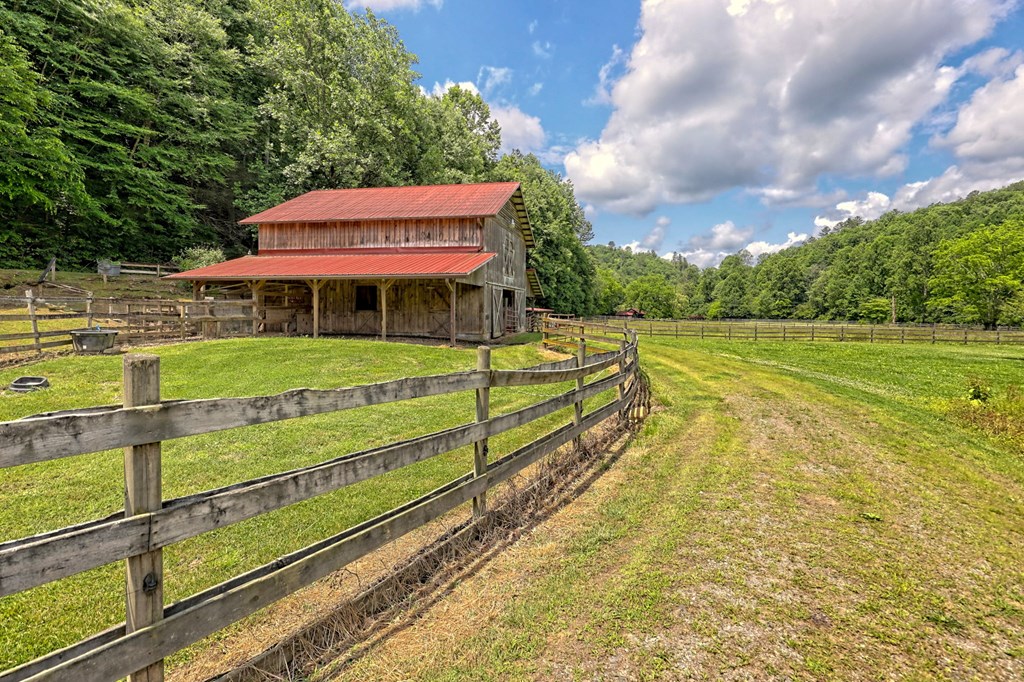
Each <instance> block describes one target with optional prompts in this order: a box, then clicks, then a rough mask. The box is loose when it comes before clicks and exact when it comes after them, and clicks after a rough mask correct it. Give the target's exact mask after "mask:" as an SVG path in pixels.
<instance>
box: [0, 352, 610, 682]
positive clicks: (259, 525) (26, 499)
mask: <svg viewBox="0 0 1024 682" xmlns="http://www.w3.org/2000/svg"><path fill="white" fill-rule="evenodd" d="M144 352H147V353H155V354H157V355H159V356H160V363H161V392H162V396H163V398H164V399H188V398H214V397H226V396H247V395H266V394H273V393H278V392H281V391H285V390H288V389H292V388H299V387H309V388H336V387H339V386H352V385H359V384H366V383H372V382H378V381H386V380H390V379H397V378H401V377H405V376H417V375H427V374H443V373H448V372H454V371H464V370H469V369H474V368H475V365H476V352H475V349H472V348H470V349H458V350H452V349H449V348H443V347H431V346H426V345H414V344H404V343H379V342H375V341H360V340H343V339H330V338H324V339H317V340H312V339H283V338H276V339H271V338H264V339H237V340H225V341H210V342H204V343H190V344H180V345H172V346H163V347H157V348H152V349H145V350H144ZM553 357H554V356H553V355H552V354H551V353H549V352H546V351H543V350H541V349H540V348H539V347H538V346H536V345H518V346H507V347H499V348H495V349H494V351H493V354H492V364H493V366H494V367H495V368H497V369H511V368H519V367H527V366H531V365H535V364H537V363H539V362H544V361H547V360H550V359H552V358H553ZM559 357H564V356H559ZM121 363H122V358H121V357H117V356H98V357H81V356H70V357H62V358H57V359H53V360H49V361H45V362H41V363H38V364H34V365H30V366H27V367H21V368H17V369H8V370H4V371H0V385H2V386H7V385H8V384H9V383H10V382H11V381H12V380H13V379H14V378H16V377H17V376H20V375H24V374H33V375H43V376H46V377H48V378H49V379H50V382H51V388H50V389H49V390H46V391H40V392H36V393H31V394H23V395H19V394H14V393H12V392H10V391H3V392H0V420H10V419H17V418H20V417H24V416H28V415H32V414H37V413H40V412H45V411H51V410H60V409H70V408H77V407H89V406H95V405H108V404H114V403H118V402H120V401H121ZM599 376H604V375H603V374H602V375H599ZM569 388H571V385H569V384H560V385H556V386H535V387H522V388H503V389H494V390H492V391H491V414H492V415H493V414H499V413H501V412H505V411H510V410H513V409H517V408H519V407H523V406H526V405H528V404H531V403H534V402H538V401H540V400H543V399H544V398H546V397H549V396H552V395H555V394H557V393H559V392H561V391H564V390H568V389H569ZM613 395H614V393H611V392H606V393H605V394H603V395H602V396H598V397H597V398H594V399H593V402H594V405H597V404H598V403H599V402H603V401H605V400H607V399H610V397H612V396H613ZM588 402H589V401H588ZM474 405H475V399H474V395H473V392H472V391H469V392H463V393H459V394H454V395H449V396H437V397H431V398H423V399H416V400H413V401H407V402H403V403H394V404H389V405H381V406H376V407H370V408H361V409H357V410H349V411H345V412H339V413H334V414H327V415H319V416H315V417H307V418H302V419H296V420H290V421H283V422H276V423H272V424H264V425H259V426H253V427H247V428H243V429H234V430H230V431H222V432H218V433H213V434H208V435H204V436H197V437H192V438H184V439H179V440H175V441H168V442H166V443H165V444H164V448H163V474H164V475H163V490H164V497H165V498H173V497H179V496H183V495H188V494H191V493H195V492H199V491H202V490H208V489H211V488H215V487H219V486H223V485H227V484H231V483H236V482H240V481H244V480H247V479H251V478H256V477H259V476H263V475H266V474H270V473H274V472H281V471H286V470H289V469H292V468H296V467H301V466H305V465H309V464H313V463H317V462H321V461H324V460H327V459H330V458H333V457H337V456H340V455H343V454H346V453H349V452H354V451H358V450H362V449H366V448H370V447H374V446H379V445H384V444H387V443H390V442H394V441H397V440H401V439H405V438H409V437H413V436H416V435H420V434H425V433H430V432H432V431H437V430H441V429H444V428H447V427H451V426H455V425H458V424H463V423H466V422H471V421H473V419H474V416H475V407H474ZM589 407H590V405H588V409H589ZM570 414H571V409H569V410H563V411H560V412H559V413H556V414H555V415H552V416H550V417H548V418H546V419H545V420H541V421H539V422H535V423H534V424H531V425H528V426H527V427H524V428H523V429H520V430H517V431H515V432H512V433H507V434H503V435H502V436H499V437H496V438H493V439H492V440H491V443H492V445H491V452H492V453H493V455H494V457H498V456H500V455H502V454H505V453H507V452H508V451H510V450H511V449H512V448H513V447H515V446H516V445H518V444H522V443H525V442H527V441H528V440H532V439H533V438H535V437H537V436H539V435H541V434H542V433H543V432H546V431H547V430H549V429H551V428H553V427H554V426H556V425H559V424H562V423H566V422H568V421H569V420H570V418H571V417H570ZM122 467H123V455H122V452H121V451H120V450H118V451H110V452H103V453H96V454H91V455H83V456H78V457H72V458H67V459H63V460H58V461H54V462H47V463H42V464H36V465H29V466H23V467H15V468H10V469H4V470H0V501H2V504H0V541H5V540H11V539H15V538H20V537H25V536H28V535H32V534H35V533H39V532H43V531H47V530H52V529H56V528H60V527H63V526H66V525H70V524H73V523H78V522H82V521H87V520H91V519H94V518H98V517H101V516H104V515H107V514H110V513H114V512H116V511H117V510H118V509H123V504H124V502H123V499H124V498H123V495H124V492H123V491H124V487H123V468H122ZM471 469H472V449H471V448H463V449H461V450H458V451H456V452H453V453H449V454H448V455H444V456H441V457H436V458H434V459H431V460H429V461H426V462H422V463H420V464H417V465H414V466H411V467H407V468H406V469H403V470H400V471H397V472H392V473H391V474H388V475H385V476H382V477H379V478H376V479H372V480H370V481H366V482H363V483H361V484H358V485H355V486H352V487H350V488H346V489H343V490H341V491H338V492H336V493H332V494H328V495H325V496H322V497H319V498H316V499H314V500H310V501H307V502H303V503H300V504H297V505H294V506H291V507H288V508H286V509H283V510H279V511H277V512H273V513H270V514H267V515H264V516H261V517H258V518H255V519H251V520H249V521H245V522H243V523H239V524H237V525H234V526H231V527H228V528H224V529H220V530H217V531H214V532H211V533H208V534H205V535H202V536H200V537H197V538H194V539H191V540H188V541H185V542H183V543H180V544H178V545H174V546H171V547H169V548H167V549H166V550H165V553H164V557H165V558H164V570H165V598H166V600H167V602H168V603H170V602H173V601H177V600H180V599H182V598H184V597H186V596H188V595H191V594H194V593H195V592H198V591H200V590H202V589H204V588H206V587H208V586H210V585H213V584H216V583H218V582H221V581H223V580H225V579H227V578H229V577H231V576H233V575H236V574H238V573H241V572H243V571H245V570H248V569H251V568H253V567H256V566H259V565H261V564H263V563H266V562H268V561H271V560H273V559H274V558H276V557H278V556H280V555H283V554H285V553H287V552H290V551H293V550H295V549H298V548H301V547H304V546H306V545H308V544H311V543H313V542H315V541H318V540H320V539H323V538H325V537H327V536H330V535H332V534H334V533H337V532H340V531H341V530H344V529H345V528H348V527H350V526H352V525H354V524H356V523H358V522H360V521H363V520H365V519H367V518H370V517H372V516H375V515H377V514H380V513H382V512H384V511H386V510H388V509H391V508H392V507H394V506H396V505H398V504H400V503H402V502H405V501H407V500H409V499H411V498H413V497H415V496H418V495H421V494H423V493H426V492H428V491H429V490H432V489H433V488H435V487H437V486H439V485H441V484H443V483H445V482H447V481H449V480H451V479H454V478H456V477H458V476H461V475H462V474H464V473H465V472H466V471H469V470H471ZM123 593H124V587H123V564H122V563H120V562H119V563H115V564H111V565H108V566H105V567H102V568H99V569H96V570H92V571H89V572H87V573H84V574H81V575H79V576H76V577H73V578H69V579H66V580H62V581H59V582H56V583H51V584H49V585H45V586H42V587H39V588H36V589H33V590H30V591H27V592H24V593H21V594H18V595H14V596H11V597H6V598H3V599H0V670H3V669H6V668H8V667H12V666H15V665H17V664H19V663H22V662H25V661H27V660H30V659H32V658H34V657H36V656H39V655H42V654H44V653H47V652H49V651H52V650H54V649H57V648H60V647H62V646H66V645H68V644H71V643H74V642H76V641H78V640H79V639H81V638H83V637H86V636H88V635H91V634H93V633H95V632H98V631H100V630H101V629H103V628H105V627H108V626H110V625H113V624H116V623H118V622H120V621H122V620H123V619H124V605H123V599H124V596H123ZM189 655H190V654H189V653H188V652H186V653H185V654H182V655H179V656H178V657H176V658H175V659H174V660H172V665H173V664H174V663H175V661H178V662H180V661H181V660H184V659H186V658H188V657H189Z"/></svg>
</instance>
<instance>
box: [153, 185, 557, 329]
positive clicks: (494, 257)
mask: <svg viewBox="0 0 1024 682" xmlns="http://www.w3.org/2000/svg"><path fill="white" fill-rule="evenodd" d="M241 222H242V223H243V224H255V225H257V226H258V229H259V250H258V255H255V256H244V257H242V258H236V259H234V260H230V261H226V262H224V263H217V264H216V265H210V266H207V267H203V268H197V269H195V270H188V271H186V272H180V273H177V274H174V275H170V276H169V277H168V279H182V280H190V281H192V283H193V294H194V296H195V297H196V298H199V297H201V296H203V295H204V291H205V287H206V286H207V285H213V284H217V285H220V286H224V285H228V284H244V285H245V286H247V287H248V288H249V289H250V290H251V293H252V298H253V301H254V302H255V305H256V313H255V314H256V316H257V318H258V320H259V323H258V328H259V329H260V330H262V331H264V332H284V333H299V334H312V335H313V336H314V337H316V336H319V335H320V334H322V333H323V334H368V335H370V334H372V335H380V336H381V337H382V338H385V339H386V338H387V336H388V334H394V335H399V336H419V337H433V338H447V339H450V341H451V342H452V343H453V344H454V343H455V342H456V340H457V339H461V340H464V341H486V340H488V339H493V338H497V337H500V336H502V335H504V334H507V333H515V332H520V331H523V330H524V329H525V324H526V299H527V297H536V296H540V295H542V294H541V291H540V287H539V282H538V280H537V277H536V273H534V272H532V271H527V268H526V250H527V249H528V248H531V247H533V245H534V241H533V231H532V230H531V228H530V220H529V217H528V216H527V213H526V207H525V205H524V204H523V194H522V190H521V188H520V186H519V184H518V183H515V182H495V183H481V184H470V185H434V186H429V187H380V188H367V189H338V190H318V191H314V192H308V193H306V194H303V195H301V196H298V197H295V198H294V199H291V200H289V201H286V202H284V203H283V204H280V205H279V206H275V207H273V208H270V209H268V210H266V211H263V212H262V213H258V214H256V215H254V216H252V217H251V218H246V219H245V220H243V221H241Z"/></svg>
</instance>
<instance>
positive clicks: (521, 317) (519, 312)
mask: <svg viewBox="0 0 1024 682" xmlns="http://www.w3.org/2000/svg"><path fill="white" fill-rule="evenodd" d="M515 306H516V321H517V322H518V324H517V325H516V331H517V332H521V331H523V330H525V329H526V306H525V305H523V292H522V291H516V298H515Z"/></svg>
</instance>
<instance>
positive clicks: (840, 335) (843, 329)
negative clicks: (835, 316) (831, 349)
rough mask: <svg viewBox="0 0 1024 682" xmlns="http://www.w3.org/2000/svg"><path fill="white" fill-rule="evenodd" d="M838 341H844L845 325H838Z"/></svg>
mask: <svg viewBox="0 0 1024 682" xmlns="http://www.w3.org/2000/svg"><path fill="white" fill-rule="evenodd" d="M839 340H840V341H846V325H844V324H841V325H839Z"/></svg>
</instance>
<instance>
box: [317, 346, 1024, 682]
mask: <svg viewBox="0 0 1024 682" xmlns="http://www.w3.org/2000/svg"><path fill="white" fill-rule="evenodd" d="M641 350H642V353H643V358H644V362H645V364H646V367H647V370H648V373H649V374H650V376H651V377H652V380H653V382H654V388H655V395H656V396H657V398H658V399H659V400H660V402H661V403H662V409H661V410H660V411H657V412H656V413H655V414H653V415H652V417H651V418H650V420H649V421H648V422H647V424H646V426H645V428H644V431H643V433H642V434H641V436H640V437H639V438H638V439H637V440H636V442H635V443H634V444H633V445H632V447H630V448H629V449H628V450H627V451H626V453H625V454H624V455H623V456H622V457H621V459H620V460H619V461H618V462H617V463H616V464H615V465H613V466H612V467H611V469H610V470H609V472H608V473H607V474H606V475H605V476H604V477H603V478H602V479H600V480H599V481H598V482H597V483H596V484H595V485H594V487H593V488H592V489H591V490H590V491H589V492H588V493H586V494H585V495H583V496H582V497H581V498H580V499H579V500H577V501H576V502H574V503H573V504H572V505H570V507H568V508H567V509H566V510H565V511H564V512H562V513H561V514H559V515H557V516H556V517H554V518H553V519H551V520H550V521H549V522H547V523H545V524H544V525H542V526H541V527H539V528H538V529H537V530H536V531H535V532H534V533H533V535H532V536H531V537H529V538H528V539H526V540H524V541H522V542H520V543H519V544H518V545H517V546H516V548H515V549H514V550H513V551H510V552H507V553H505V554H503V555H502V556H501V557H499V558H497V559H496V560H495V561H494V562H493V563H492V565H491V566H489V567H488V569H487V570H486V571H483V572H481V577H480V578H479V579H477V580H472V581H467V582H466V583H464V584H462V585H460V586H458V587H457V588H455V589H454V590H453V593H452V595H451V596H450V597H449V598H448V600H447V601H448V603H447V604H446V605H445V606H444V608H435V609H434V610H433V611H432V612H431V613H430V614H429V615H428V616H426V617H423V618H421V619H420V620H419V621H418V622H417V623H416V624H414V625H412V626H411V627H409V628H407V629H405V630H403V631H401V632H398V633H397V634H395V635H393V636H392V637H391V638H389V639H388V640H386V641H384V642H383V643H381V644H379V645H378V646H376V647H375V648H373V649H371V650H370V651H368V652H367V653H366V654H365V655H364V656H362V657H360V658H359V659H358V660H357V661H355V662H354V663H352V664H350V665H349V666H347V667H346V668H343V669H340V670H333V671H331V672H330V673H329V675H331V676H332V679H333V675H337V676H338V679H345V680H359V679H382V680H392V679H395V680H397V679H424V680H461V679H524V678H525V679H555V678H558V679H573V678H575V679H612V678H614V679H620V678H628V679H750V678H759V679H760V678H798V679H828V678H838V679H879V678H911V679H967V678H974V677H976V678H980V679H1007V680H1009V679H1021V677H1022V676H1024V646H1022V644H1021V643H1022V641H1024V573H1022V569H1021V557H1022V555H1024V547H1022V539H1021V538H1022V537H1024V461H1022V460H1021V458H1020V455H1019V454H1013V453H1012V452H1010V451H1008V450H1006V449H1004V448H1003V447H1002V446H1001V445H1000V444H999V443H997V442H995V441H993V440H991V439H989V438H987V437H986V436H984V435H981V434H977V433H972V432H970V431H966V430H964V429H961V428H960V427H958V426H955V425H953V424H952V423H950V422H949V421H948V420H947V419H945V418H944V416H943V401H946V400H948V399H950V398H954V397H957V396H960V395H962V393H963V389H964V387H965V385H966V378H967V377H968V376H970V375H972V374H977V375H980V376H982V377H984V378H986V379H987V380H988V381H990V382H991V383H992V384H993V385H995V386H1005V385H1006V384H1009V383H1013V382H1020V381H1021V378H1022V377H1024V371H1022V369H1021V365H1020V361H1021V358H1022V356H1024V350H1021V349H1008V350H1007V349H994V348H978V347H968V348H961V347H952V346H937V347H931V346H909V345H908V346H902V347H895V346H894V347H886V348H884V349H883V348H879V347H878V346H871V345H866V344H849V345H842V346H841V345H838V344H817V345H812V344H794V343H789V344H763V345H756V346H755V345H754V344H750V343H747V344H741V343H736V344H728V343H715V342H706V343H700V342H690V343H685V342H679V343H678V344H676V343H673V342H668V341H666V342H654V343H652V342H650V341H647V340H644V341H643V342H642V349H641ZM783 365H784V366H785V367H783Z"/></svg>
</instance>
